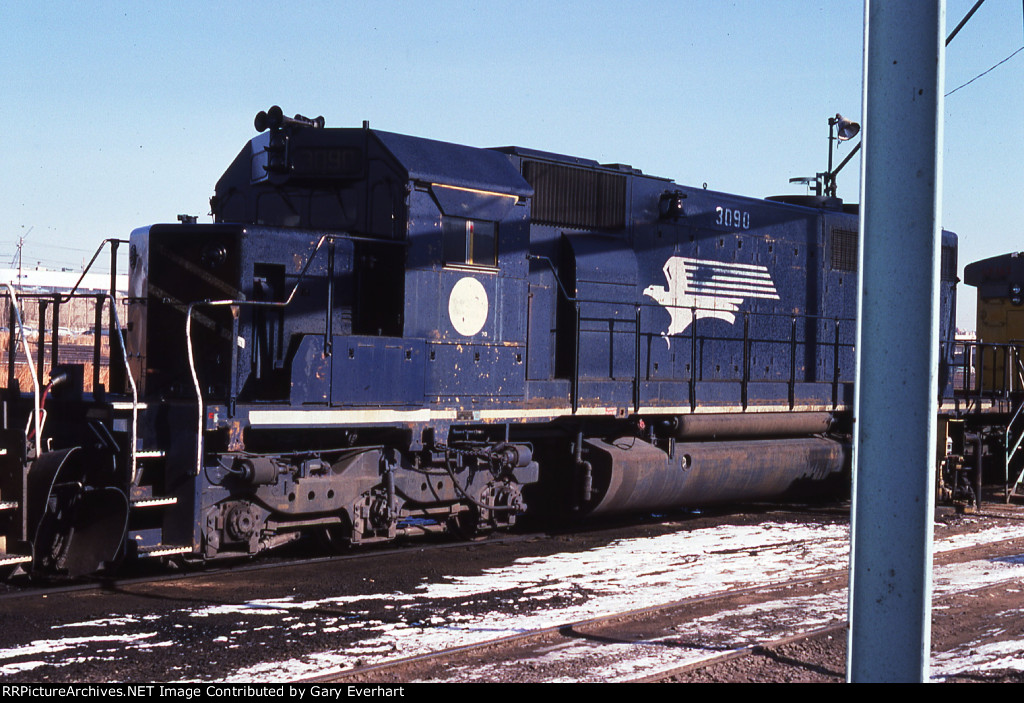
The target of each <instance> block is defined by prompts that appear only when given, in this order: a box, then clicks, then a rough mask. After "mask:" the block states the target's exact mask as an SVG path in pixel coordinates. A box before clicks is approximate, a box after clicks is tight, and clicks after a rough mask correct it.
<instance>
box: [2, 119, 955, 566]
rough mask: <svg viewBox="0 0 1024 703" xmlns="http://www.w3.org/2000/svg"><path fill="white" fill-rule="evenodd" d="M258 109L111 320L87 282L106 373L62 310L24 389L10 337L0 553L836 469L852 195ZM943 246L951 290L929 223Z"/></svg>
mask: <svg viewBox="0 0 1024 703" xmlns="http://www.w3.org/2000/svg"><path fill="white" fill-rule="evenodd" d="M256 127H257V130H258V131H259V134H258V135H257V136H256V137H255V138H253V139H251V140H250V141H249V142H248V143H247V144H246V145H245V147H244V148H243V149H242V151H241V152H240V153H239V155H238V157H237V158H236V159H235V161H234V162H233V163H232V164H231V166H230V167H229V168H228V170H227V171H226V172H225V174H224V176H223V177H222V178H221V179H220V181H219V182H218V184H217V187H216V191H215V195H214V196H213V198H212V199H211V209H212V213H213V216H214V223H213V224H197V223H195V222H193V221H190V220H188V219H187V218H186V219H185V221H183V222H181V223H179V224H174V225H170V224H168V225H153V226H151V227H147V228H143V229H140V230H136V231H135V232H133V233H132V235H131V239H130V241H129V242H128V245H129V250H130V251H129V269H130V271H129V273H130V281H131V283H130V290H129V293H128V296H127V303H128V314H127V320H126V321H122V320H121V319H120V318H119V316H118V315H117V314H116V308H117V306H116V305H115V304H114V300H115V299H116V294H115V292H114V291H113V290H112V291H111V293H110V295H109V296H107V297H102V298H98V299H97V308H98V309H100V308H102V307H103V303H104V302H105V301H107V300H108V299H109V300H110V301H111V302H110V310H111V314H110V317H111V320H110V324H109V334H110V340H111V342H110V349H111V363H110V368H111V376H110V380H109V382H108V384H107V386H106V387H104V386H102V385H101V384H100V382H99V376H98V371H97V370H94V377H93V384H92V390H91V391H87V390H86V384H85V383H84V380H83V379H84V375H85V372H84V370H83V368H82V366H80V365H74V364H61V363H58V362H59V356H58V347H57V338H56V335H54V337H53V340H52V345H51V349H50V351H51V356H50V370H49V378H50V380H49V382H48V383H46V384H44V383H43V380H44V371H43V367H44V363H43V362H44V361H45V359H46V357H45V352H44V346H45V345H43V344H42V343H40V345H39V348H38V349H39V351H38V359H39V361H40V363H39V365H38V369H36V371H35V373H34V381H35V391H34V392H33V393H21V392H20V389H19V388H18V384H17V383H16V382H15V379H14V368H15V367H14V355H13V354H9V366H8V369H9V373H8V379H9V380H8V388H6V389H4V390H3V395H2V400H3V404H4V409H5V414H4V430H3V447H4V449H5V450H6V452H5V454H3V455H2V456H0V501H3V502H2V503H0V507H2V508H3V509H2V510H0V534H2V535H3V537H4V544H3V545H0V549H2V551H3V552H4V559H5V560H6V563H9V564H14V563H16V562H24V563H25V564H28V565H29V566H28V568H31V569H32V570H34V571H37V572H43V573H49V574H59V575H71V576H74V575H80V574H86V573H91V572H94V571H97V570H101V569H104V568H108V567H109V566H111V565H113V564H116V563H117V562H119V561H120V560H121V559H123V558H124V557H126V556H127V557H136V556H144V555H156V556H169V555H179V556H182V557H187V558H191V559H199V560H204V559H213V558H218V557H223V556H238V555H250V554H255V553H257V552H260V551H262V550H264V549H268V548H271V547H274V546H278V545H280V544H283V543H286V542H289V541H292V540H294V539H297V538H299V537H300V536H302V535H304V534H307V533H309V532H316V533H318V534H320V535H321V536H323V537H324V538H326V539H327V541H328V542H330V543H332V544H352V543H367V542H377V541H384V540H392V539H395V538H397V537H399V536H402V535H415V534H421V533H425V532H439V531H456V532H459V533H463V534H466V533H468V534H475V533H478V532H481V531H487V530H490V529H495V528H502V527H508V526H510V525H512V524H514V523H515V521H516V519H517V516H519V515H520V514H522V513H523V512H524V511H526V510H527V507H529V511H530V512H537V513H541V514H545V515H549V516H577V515H596V514H607V513H613V512H625V511H656V510H664V509H669V508H673V507H682V506H699V505H707V504H711V503H725V502H738V501H749V500H760V499H766V498H773V497H778V496H781V495H784V494H787V493H790V492H792V491H794V490H798V489H805V488H809V489H811V490H820V489H821V488H822V487H823V486H825V485H827V484H830V483H834V482H836V481H837V480H838V481H840V482H841V479H842V475H843V471H844V467H845V466H846V464H847V462H848V454H849V451H848V443H849V433H850V404H851V402H852V382H853V369H854V348H853V340H854V335H855V330H854V313H855V299H856V250H857V226H858V225H857V215H856V212H855V208H849V207H844V206H843V204H842V202H841V201H839V200H838V199H836V198H810V199H808V198H790V199H789V200H790V202H782V201H778V200H775V201H773V200H757V199H752V198H744V197H740V196H735V195H730V194H726V193H719V192H715V191H709V190H706V189H704V188H691V187H686V186H682V185H679V184H677V183H675V182H673V181H671V180H669V179H665V178H660V177H655V176H649V175H645V174H643V173H642V172H641V171H639V170H638V169H634V168H632V167H630V166H626V165H622V164H611V165H601V164H598V163H597V162H594V161H590V160H586V159H580V158H575V157H568V156H563V155H558V154H551V153H547V152H539V151H535V150H529V149H523V148H518V147H504V148H498V149H478V148H472V147H466V146H460V145H455V144H448V143H443V142H436V141H432V140H427V139H420V138H415V137H408V136H404V135H398V134H393V133H389V132H383V131H379V130H372V129H370V128H369V125H368V124H366V123H364V125H363V127H362V128H361V129H360V128H356V129H334V128H331V129H328V128H325V127H324V126H323V120H322V118H318V119H317V120H308V119H306V118H303V117H301V116H299V115H296V116H295V117H294V118H286V117H284V116H283V114H282V113H281V111H280V110H279V109H272V110H271V111H270V112H268V113H261V115H260V116H258V117H257V121H256ZM116 246H117V242H111V247H112V250H114V251H116ZM943 257H944V267H943V273H944V275H943V284H942V306H943V310H944V312H949V311H951V310H952V309H953V306H954V302H955V283H956V264H955V261H956V258H955V257H956V236H955V235H953V234H952V233H949V232H944V233H943ZM112 261H116V256H112ZM949 262H952V264H951V267H950V265H949ZM950 270H951V271H952V276H950V275H949V271H950ZM9 298H10V301H11V305H10V306H9V307H10V309H11V325H10V329H11V333H10V347H11V348H13V346H14V342H16V341H17V340H18V338H19V337H24V335H23V334H22V333H21V332H19V330H20V329H21V327H22V325H21V324H20V322H19V321H18V320H17V319H16V317H17V315H16V308H17V306H16V305H15V302H16V293H15V291H14V290H13V289H11V290H10V292H9ZM53 300H54V303H53V307H54V308H55V311H56V309H59V302H60V300H62V299H61V298H54V299H53ZM53 319H54V324H53V329H57V327H58V325H57V324H56V320H57V318H56V316H55V317H54V318H53ZM96 319H97V324H96V328H97V331H96V335H95V339H94V347H95V349H96V350H97V352H96V354H97V357H98V354H99V352H98V350H99V348H100V335H99V327H100V325H99V323H98V321H99V320H100V317H99V313H97V318H96ZM943 319H944V321H951V320H952V316H951V315H947V314H944V315H943ZM943 335H944V336H943V338H944V339H951V338H952V330H951V329H950V328H949V324H948V323H945V324H944V332H943ZM946 348H947V349H950V350H951V349H952V347H951V345H947V347H946ZM24 349H25V350H26V353H28V351H27V350H28V346H27V344H25V345H24ZM950 361H951V357H950V358H945V357H944V363H949V362H950ZM44 418H45V420H44Z"/></svg>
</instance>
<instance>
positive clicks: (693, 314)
mask: <svg viewBox="0 0 1024 703" xmlns="http://www.w3.org/2000/svg"><path fill="white" fill-rule="evenodd" d="M527 258H528V259H529V260H532V261H540V262H543V263H545V264H547V268H548V269H549V270H550V272H551V275H552V276H553V277H554V280H555V283H556V285H557V288H558V294H559V295H561V296H562V299H563V300H564V301H565V302H566V303H568V304H570V305H571V306H572V310H573V313H574V315H573V317H574V320H573V323H574V344H575V354H574V356H573V369H572V375H573V377H572V379H570V381H571V395H572V398H571V401H572V402H571V405H572V412H573V413H574V414H575V413H576V411H577V410H578V405H579V382H580V349H581V346H582V345H581V341H582V340H581V338H582V334H583V331H584V330H583V323H584V322H588V321H590V322H593V321H607V320H612V321H615V322H621V323H626V324H627V325H628V324H629V320H628V318H626V317H622V318H617V317H616V318H608V317H604V316H600V315H598V316H584V315H583V312H582V307H583V305H585V304H590V305H614V306H617V307H618V308H620V309H623V308H627V307H630V306H632V307H633V308H634V311H635V314H634V320H633V321H632V323H633V330H632V333H633V335H634V343H633V349H634V354H635V359H634V361H633V380H632V383H633V394H632V395H633V399H632V400H633V402H632V404H633V409H634V411H639V409H640V401H641V392H640V390H641V363H640V361H641V359H640V357H641V350H642V344H641V341H642V339H643V337H644V335H645V334H646V335H647V336H651V335H653V334H655V333H652V332H647V333H645V332H643V331H642V324H641V320H642V313H643V310H644V309H647V308H654V309H659V310H686V311H689V313H690V320H691V322H690V324H689V325H688V327H689V330H688V331H684V332H682V333H677V334H673V335H665V334H662V335H660V336H662V337H664V338H666V339H669V340H670V339H673V338H680V337H683V336H684V335H686V336H687V337H689V342H690V348H691V352H690V357H691V363H690V380H689V386H690V390H689V397H690V406H691V410H692V409H695V408H696V385H695V384H696V382H697V375H698V370H697V352H696V346H697V334H696V327H697V318H698V313H700V312H703V311H708V312H721V311H720V310H719V309H717V308H714V307H709V306H698V305H693V304H690V305H675V304H662V303H659V302H656V301H646V300H642V299H641V300H639V301H637V300H632V301H630V300H622V299H616V300H611V299H604V298H601V297H600V296H596V297H587V298H584V297H581V296H579V294H578V293H577V295H575V296H573V295H570V294H569V291H568V289H567V288H566V287H565V284H564V283H563V282H562V280H561V278H560V277H559V275H558V270H557V269H556V267H555V265H554V263H553V262H552V261H551V259H550V258H549V257H547V256H543V255H539V254H527ZM736 314H737V315H740V314H741V315H742V316H743V336H742V338H733V337H721V338H712V339H717V340H718V341H722V342H725V343H730V342H733V343H737V344H742V352H743V371H742V376H741V379H740V382H741V399H742V404H743V406H744V408H746V407H747V404H748V387H749V384H750V382H751V381H752V374H751V360H752V357H753V352H752V348H753V345H755V344H785V345H787V346H788V347H789V348H790V364H789V366H790V369H789V376H788V379H787V385H788V387H789V405H790V408H793V407H795V400H796V399H795V395H796V371H797V363H796V354H797V348H798V347H799V346H801V345H803V346H806V345H808V344H820V345H823V346H829V347H831V348H832V353H833V355H834V358H833V361H832V374H831V376H832V377H831V379H829V382H830V383H831V385H832V406H833V408H835V407H837V406H838V403H839V385H840V380H839V372H840V365H839V354H840V352H841V350H843V349H853V348H854V344H853V343H852V342H848V343H843V342H842V341H841V337H842V335H841V329H840V328H841V327H842V326H843V325H844V323H845V324H846V325H852V324H854V323H855V321H856V320H855V318H852V317H838V316H835V315H811V314H802V315H796V314H794V313H791V312H755V311H749V310H748V311H743V312H742V313H740V312H737V313H736ZM770 318H780V319H788V320H790V323H791V324H790V333H789V335H788V338H786V339H783V338H780V339H774V338H770V337H765V338H759V337H756V336H752V334H751V322H752V321H753V320H766V319H768V320H769V324H770ZM798 320H803V321H804V322H805V323H813V324H821V323H827V324H831V325H833V326H834V330H833V335H832V339H831V340H829V339H828V338H827V330H825V329H824V328H821V329H820V333H819V334H816V336H815V339H813V340H811V339H803V340H798V339H797V322H798ZM622 333H626V331H623V332H622ZM609 334H613V335H614V334H616V332H615V331H614V329H613V330H612V331H611V332H609ZM702 339H708V338H707V337H702Z"/></svg>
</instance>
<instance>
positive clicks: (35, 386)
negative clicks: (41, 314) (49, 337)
mask: <svg viewBox="0 0 1024 703" xmlns="http://www.w3.org/2000/svg"><path fill="white" fill-rule="evenodd" d="M4 286H6V287H7V293H8V294H9V295H10V296H11V300H10V305H11V309H12V310H14V316H15V319H17V321H18V336H19V337H21V342H22V346H23V347H24V349H25V360H26V361H27V362H28V372H29V376H31V378H32V398H33V409H34V411H33V413H32V422H33V423H34V424H35V433H34V434H35V440H36V442H35V444H36V458H37V459H38V458H39V456H40V455H41V454H42V453H43V439H42V436H41V435H42V432H40V427H39V383H38V381H37V380H36V370H35V366H34V365H33V363H32V352H30V351H29V348H28V337H27V336H26V335H25V325H24V324H23V323H22V321H21V312H20V311H19V310H18V296H17V294H16V293H15V292H14V286H13V285H11V283H10V282H5V283H4ZM7 353H8V354H13V353H14V350H13V349H8V350H7ZM25 435H26V436H25V440H26V441H28V428H26V430H25Z"/></svg>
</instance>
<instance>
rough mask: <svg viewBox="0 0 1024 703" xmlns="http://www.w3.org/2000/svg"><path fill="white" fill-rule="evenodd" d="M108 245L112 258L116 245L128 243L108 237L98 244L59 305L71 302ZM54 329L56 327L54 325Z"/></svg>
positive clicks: (112, 269) (125, 240) (124, 240)
mask: <svg viewBox="0 0 1024 703" xmlns="http://www.w3.org/2000/svg"><path fill="white" fill-rule="evenodd" d="M108 243H109V244H111V246H112V248H113V251H112V252H111V255H112V256H114V255H116V254H117V245H118V244H129V243H130V242H129V241H128V240H127V239H117V238H116V237H110V238H108V239H104V240H103V241H102V242H100V245H99V246H98V247H96V253H95V254H93V255H92V258H91V259H89V263H88V264H86V265H85V268H84V269H83V270H82V275H81V276H79V277H78V281H77V282H76V283H75V285H74V286H73V287H72V288H71V290H70V291H68V292H67V294H66V295H64V296H62V297H61V298H60V299H59V300H60V302H61V303H66V302H68V301H69V300H71V298H72V296H74V294H75V291H77V290H78V286H80V285H82V281H84V280H85V275H86V274H87V273H89V269H91V268H92V265H93V264H94V263H95V262H96V257H98V256H99V255H100V252H101V251H103V247H105V246H106V245H107V244H108ZM114 270H115V269H114V268H113V267H111V277H113V275H114ZM111 285H113V281H111ZM54 327H56V325H54Z"/></svg>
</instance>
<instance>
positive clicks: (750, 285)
mask: <svg viewBox="0 0 1024 703" xmlns="http://www.w3.org/2000/svg"><path fill="white" fill-rule="evenodd" d="M664 271H665V278H666V279H667V280H668V288H663V287H660V286H647V289H646V290H645V291H644V295H646V296H649V297H651V298H653V299H654V301H655V302H656V303H658V304H659V305H661V306H663V307H664V308H665V310H666V311H667V312H668V314H669V317H670V318H671V321H670V322H669V325H668V329H667V330H666V331H665V332H664V333H662V337H664V338H665V342H666V343H667V344H668V345H669V346H670V347H671V345H672V344H671V341H670V337H671V336H672V335H675V334H681V333H682V332H683V331H684V330H686V328H687V327H689V326H690V324H691V323H692V322H693V319H694V316H696V318H697V319H698V320H700V319H702V318H705V317H714V318H717V319H719V320H724V321H725V322H728V323H729V324H730V325H732V324H735V323H736V312H738V311H739V309H740V305H741V304H742V303H743V301H744V300H746V299H747V298H764V299H767V300H778V299H779V293H778V291H776V290H775V283H774V282H773V281H772V277H771V275H770V274H769V273H768V268H767V267H766V266H758V265H756V264H733V263H725V262H721V261H706V260H704V259H688V258H685V257H682V256H673V257H671V258H670V259H669V260H668V261H666V262H665V268H664Z"/></svg>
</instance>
